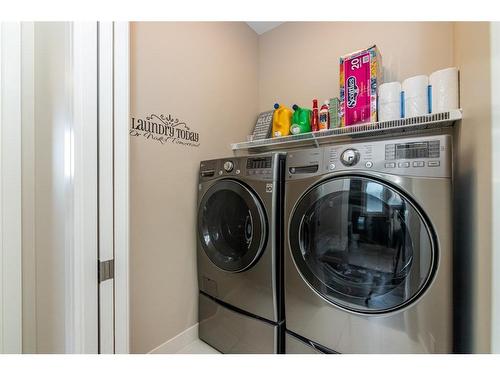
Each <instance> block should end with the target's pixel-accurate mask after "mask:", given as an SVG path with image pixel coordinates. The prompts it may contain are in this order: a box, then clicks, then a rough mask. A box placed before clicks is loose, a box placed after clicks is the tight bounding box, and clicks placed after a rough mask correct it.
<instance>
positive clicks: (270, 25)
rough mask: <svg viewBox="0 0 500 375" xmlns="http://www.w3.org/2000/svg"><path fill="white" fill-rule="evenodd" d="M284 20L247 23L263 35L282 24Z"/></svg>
mask: <svg viewBox="0 0 500 375" xmlns="http://www.w3.org/2000/svg"><path fill="white" fill-rule="evenodd" d="M282 23H283V22H259V21H258V22H247V25H248V26H250V27H251V28H252V29H254V31H255V32H256V33H257V34H259V35H261V34H264V33H265V32H267V31H269V30H272V29H274V28H275V27H278V26H279V25H281V24H282Z"/></svg>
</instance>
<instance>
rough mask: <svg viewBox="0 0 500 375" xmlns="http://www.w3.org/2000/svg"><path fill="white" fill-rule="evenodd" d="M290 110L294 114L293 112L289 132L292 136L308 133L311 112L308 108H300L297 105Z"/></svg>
mask: <svg viewBox="0 0 500 375" xmlns="http://www.w3.org/2000/svg"><path fill="white" fill-rule="evenodd" d="M292 108H293V110H294V111H295V112H293V116H292V126H291V127H290V132H291V133H292V134H303V133H308V132H310V131H311V116H312V111H311V110H310V109H308V108H300V107H299V106H298V105H297V104H294V105H293V107H292Z"/></svg>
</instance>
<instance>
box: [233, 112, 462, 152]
mask: <svg viewBox="0 0 500 375" xmlns="http://www.w3.org/2000/svg"><path fill="white" fill-rule="evenodd" d="M461 119H462V110H461V109H455V110H451V111H449V112H441V113H433V114H429V115H424V116H418V117H411V118H404V119H400V120H394V121H383V122H372V123H367V124H362V125H352V126H346V127H343V128H336V129H327V130H320V131H318V132H311V133H305V134H297V135H289V136H286V137H279V138H267V139H260V140H255V141H248V142H240V143H233V144H231V149H232V150H233V151H239V150H247V151H248V152H264V151H272V150H276V149H282V148H294V147H304V146H309V147H314V146H316V147H318V146H319V145H322V144H325V143H335V142H341V141H345V140H346V139H353V138H364V137H378V136H381V135H390V136H397V135H402V134H404V133H411V134H415V133H419V132H425V131H428V130H433V129H442V128H448V127H452V126H453V124H454V123H455V121H457V120H461Z"/></svg>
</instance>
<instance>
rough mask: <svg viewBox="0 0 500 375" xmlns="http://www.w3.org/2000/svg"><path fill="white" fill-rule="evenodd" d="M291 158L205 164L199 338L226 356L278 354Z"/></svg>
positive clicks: (200, 219)
mask: <svg viewBox="0 0 500 375" xmlns="http://www.w3.org/2000/svg"><path fill="white" fill-rule="evenodd" d="M284 163H285V159H284V154H282V153H272V154H262V155H254V156H244V157H229V158H224V159H217V160H208V161H203V162H201V164H200V175H199V186H198V219H197V232H198V235H197V243H198V250H197V264H198V285H199V290H200V293H199V322H200V324H199V336H200V339H202V340H204V341H205V342H207V343H208V344H210V345H212V346H213V347H215V348H216V349H218V350H219V351H221V352H223V353H278V352H280V351H282V349H281V348H282V346H283V341H284V332H283V330H282V326H283V319H284V317H283V311H284V304H283V258H282V254H283V233H282V232H283V225H282V220H283V217H282V215H283V212H282V211H283V188H284V184H283V173H284Z"/></svg>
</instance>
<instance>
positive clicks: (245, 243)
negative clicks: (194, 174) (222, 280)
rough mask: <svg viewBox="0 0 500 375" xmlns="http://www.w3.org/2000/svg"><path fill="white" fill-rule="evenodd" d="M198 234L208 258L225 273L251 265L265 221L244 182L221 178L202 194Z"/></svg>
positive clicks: (259, 247)
mask: <svg viewBox="0 0 500 375" xmlns="http://www.w3.org/2000/svg"><path fill="white" fill-rule="evenodd" d="M198 210H199V211H198V235H199V240H200V242H201V245H202V247H203V249H204V251H205V253H206V254H207V256H208V257H209V258H210V260H211V261H212V262H213V263H214V264H215V265H216V266H217V267H219V268H221V269H223V270H225V271H229V272H241V271H244V270H246V269H248V268H249V267H251V266H252V265H253V264H254V263H255V262H256V261H257V259H258V258H259V256H260V254H261V252H262V251H263V249H264V246H265V243H266V236H267V222H266V218H265V213H264V210H263V207H262V204H261V203H260V201H259V200H258V198H257V196H256V195H255V194H254V193H253V192H252V191H250V189H249V188H247V187H246V186H245V185H243V184H241V183H239V182H237V181H233V180H222V181H219V182H217V183H216V184H214V185H213V186H212V187H211V188H210V189H208V191H207V192H206V193H205V195H204V196H203V198H202V200H201V202H200V205H199V208H198Z"/></svg>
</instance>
